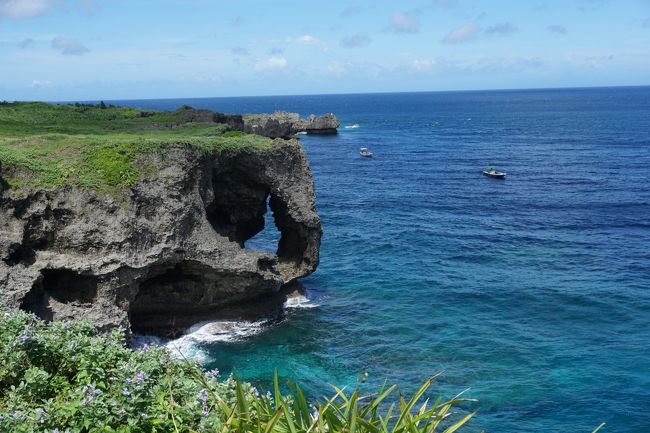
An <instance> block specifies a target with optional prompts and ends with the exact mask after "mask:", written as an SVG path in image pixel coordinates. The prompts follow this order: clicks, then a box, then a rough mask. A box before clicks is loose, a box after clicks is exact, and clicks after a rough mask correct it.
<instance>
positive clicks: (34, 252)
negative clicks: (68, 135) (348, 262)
mask: <svg viewBox="0 0 650 433" xmlns="http://www.w3.org/2000/svg"><path fill="white" fill-rule="evenodd" d="M141 163H143V164H145V163H146V164H148V165H153V166H154V167H155V169H156V170H155V172H156V174H155V175H154V176H150V177H148V178H146V179H143V180H141V181H140V182H138V183H137V184H136V185H134V186H133V187H132V188H131V190H130V192H129V195H128V198H127V199H126V202H120V201H116V200H114V199H112V198H110V197H108V196H98V195H96V194H95V193H93V192H90V191H82V190H79V189H78V188H76V187H72V186H66V187H63V188H60V189H55V190H51V191H44V190H37V191H31V192H29V193H28V194H27V196H22V197H19V196H15V195H13V194H14V193H12V192H10V191H8V190H6V189H4V188H2V187H1V185H3V182H2V181H0V259H1V260H0V288H1V290H0V296H1V297H2V298H3V299H2V300H3V301H4V303H5V305H9V306H13V307H20V308H22V309H24V310H28V311H32V312H34V313H36V314H37V315H38V316H40V317H42V318H45V319H47V320H58V319H73V318H80V317H90V318H92V320H93V321H94V323H96V324H97V326H98V327H99V328H100V329H104V330H106V329H110V328H112V327H115V326H123V327H125V328H126V329H133V330H135V331H155V332H158V333H161V332H164V331H167V330H170V329H171V328H173V327H176V328H179V329H182V328H183V327H186V326H188V325H190V324H191V323H193V322H194V321H196V318H197V317H199V316H201V315H205V314H209V313H211V312H213V311H218V310H219V309H224V308H230V307H228V306H230V305H235V304H237V303H240V302H245V301H248V300H252V299H256V298H257V299H260V298H262V299H264V297H266V296H269V295H271V294H273V293H276V292H278V291H279V290H280V289H281V287H283V286H284V285H286V284H288V283H290V282H293V281H294V280H296V279H297V278H299V277H302V276H305V275H308V274H309V273H311V272H313V271H314V269H315V268H316V266H317V265H318V260H319V246H320V237H321V225H320V220H319V218H318V215H317V214H316V212H315V195H314V188H313V181H312V176H311V171H310V168H309V165H308V162H307V159H306V156H305V154H304V151H303V150H302V148H301V147H300V146H299V145H298V144H297V143H296V142H295V141H283V140H276V141H275V142H274V143H273V146H272V147H271V148H270V149H268V150H247V151H238V152H205V151H199V150H195V149H192V148H188V147H171V148H168V149H166V150H165V152H164V153H160V152H157V153H152V154H148V155H145V156H143V159H142V161H141ZM1 177H2V168H1V167H0V179H1ZM267 202H268V203H269V206H270V209H271V211H272V212H273V216H274V218H275V224H276V226H277V228H278V230H279V231H280V233H281V239H280V241H279V245H278V250H277V254H275V255H274V254H269V253H265V252H259V251H253V250H249V249H245V248H244V247H243V244H244V241H246V240H247V239H249V238H251V237H252V236H254V235H255V234H256V233H258V232H260V231H261V230H262V229H263V228H264V213H265V212H266V208H267Z"/></svg>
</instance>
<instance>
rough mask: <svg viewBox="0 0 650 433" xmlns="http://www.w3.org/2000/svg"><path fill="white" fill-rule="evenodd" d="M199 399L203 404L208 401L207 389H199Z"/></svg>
mask: <svg viewBox="0 0 650 433" xmlns="http://www.w3.org/2000/svg"><path fill="white" fill-rule="evenodd" d="M199 401H200V402H201V404H205V403H206V402H207V401H208V391H206V390H205V389H202V390H201V391H199Z"/></svg>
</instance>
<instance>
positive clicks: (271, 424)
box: [0, 312, 474, 433]
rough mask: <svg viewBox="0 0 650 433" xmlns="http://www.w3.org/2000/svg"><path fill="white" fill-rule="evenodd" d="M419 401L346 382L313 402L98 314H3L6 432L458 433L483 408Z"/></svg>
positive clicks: (0, 376)
mask: <svg viewBox="0 0 650 433" xmlns="http://www.w3.org/2000/svg"><path fill="white" fill-rule="evenodd" d="M430 385H431V380H429V381H427V382H426V383H425V384H424V385H423V386H422V387H421V388H420V390H418V391H417V393H416V394H415V395H414V396H413V397H412V398H411V399H409V400H406V399H404V398H402V397H400V398H399V400H398V401H397V402H396V403H392V404H390V405H389V404H388V401H389V400H390V399H391V398H393V394H392V393H393V391H394V389H395V387H394V386H392V387H384V388H382V389H381V390H380V391H379V392H378V393H377V394H375V395H373V396H367V397H363V396H360V394H359V391H358V390H353V391H352V392H351V393H346V392H344V391H343V390H341V389H338V388H336V389H335V391H334V395H333V396H332V397H331V398H325V399H323V400H322V401H319V402H317V403H316V404H315V405H309V404H308V403H307V400H306V399H305V396H304V395H303V393H302V391H301V390H300V387H299V386H298V385H295V384H292V383H287V386H286V388H287V389H288V390H289V392H288V393H287V394H286V395H283V394H282V393H281V389H280V386H279V383H278V379H277V377H276V378H275V386H274V392H273V393H267V394H263V395H261V394H260V393H259V392H258V391H257V390H256V389H255V388H253V387H252V386H251V385H250V384H246V383H241V382H239V381H237V380H235V379H233V378H232V377H230V378H228V379H227V380H221V378H220V377H219V373H218V372H217V371H207V372H206V371H204V370H202V369H201V367H200V366H199V365H198V364H196V363H195V362H190V361H186V360H178V359H175V358H174V357H172V356H171V355H170V354H169V353H168V352H167V351H166V350H165V349H161V348H143V349H138V350H133V351H132V350H130V349H128V348H126V347H125V346H124V334H123V333H122V332H119V331H115V332H113V333H112V334H111V335H110V336H109V337H107V338H102V337H100V336H97V335H96V334H95V331H94V328H93V327H92V325H91V324H90V323H88V322H84V321H81V322H56V323H53V324H49V325H48V324H45V323H44V322H42V321H40V320H38V319H36V318H35V317H34V316H33V315H30V314H27V313H23V312H8V313H4V314H3V315H2V316H0V431H2V432H13V433H27V432H30V433H31V432H48V433H52V432H57V433H64V432H69V433H82V432H88V433H100V432H101V433H111V432H123V433H127V432H129V433H145V432H152V433H153V432H200V431H205V432H220V433H229V432H233V433H234V432H237V433H239V432H241V433H245V432H256V433H262V432H264V433H311V432H313V433H326V432H327V433H339V432H340V433H389V432H390V433H435V432H442V431H444V432H445V433H452V432H454V431H456V430H457V429H459V428H460V427H462V426H463V425H465V424H466V423H467V421H468V420H469V419H470V418H471V417H472V416H473V415H474V413H467V412H464V413H462V414H456V413H453V410H454V409H456V406H457V405H458V404H459V403H461V402H463V401H464V400H463V399H461V398H459V397H456V398H453V399H451V400H448V401H443V400H441V399H438V400H436V401H434V402H430V401H429V400H424V401H423V396H424V394H425V392H426V391H427V389H428V387H429V386H430Z"/></svg>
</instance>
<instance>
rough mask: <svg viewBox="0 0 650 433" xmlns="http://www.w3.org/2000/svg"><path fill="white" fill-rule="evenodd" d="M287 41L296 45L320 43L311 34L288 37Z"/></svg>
mask: <svg viewBox="0 0 650 433" xmlns="http://www.w3.org/2000/svg"><path fill="white" fill-rule="evenodd" d="M289 42H291V43H294V44H298V45H318V44H320V43H321V41H320V40H319V39H318V38H315V37H313V36H312V35H302V36H298V37H297V38H290V39H289Z"/></svg>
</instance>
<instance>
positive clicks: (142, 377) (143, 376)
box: [134, 370, 149, 388]
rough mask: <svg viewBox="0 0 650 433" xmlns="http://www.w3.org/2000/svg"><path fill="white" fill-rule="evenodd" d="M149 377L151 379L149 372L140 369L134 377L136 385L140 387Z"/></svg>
mask: <svg viewBox="0 0 650 433" xmlns="http://www.w3.org/2000/svg"><path fill="white" fill-rule="evenodd" d="M148 379H149V376H147V373H145V372H144V371H142V370H140V371H138V372H137V373H136V375H135V377H134V381H135V386H137V387H138V388H140V387H141V386H142V384H143V383H144V382H145V381H146V380H148Z"/></svg>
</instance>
